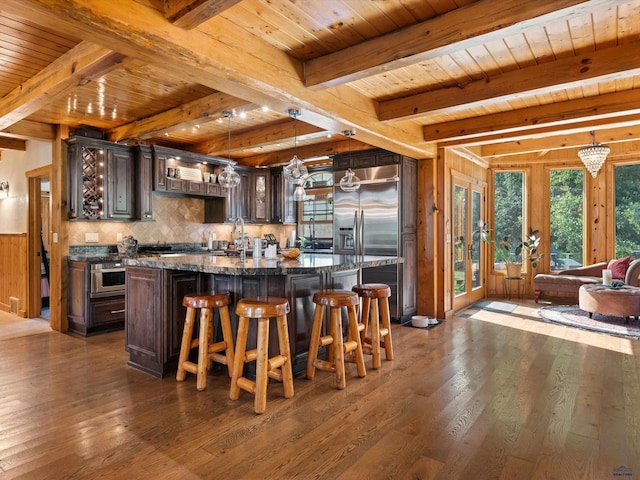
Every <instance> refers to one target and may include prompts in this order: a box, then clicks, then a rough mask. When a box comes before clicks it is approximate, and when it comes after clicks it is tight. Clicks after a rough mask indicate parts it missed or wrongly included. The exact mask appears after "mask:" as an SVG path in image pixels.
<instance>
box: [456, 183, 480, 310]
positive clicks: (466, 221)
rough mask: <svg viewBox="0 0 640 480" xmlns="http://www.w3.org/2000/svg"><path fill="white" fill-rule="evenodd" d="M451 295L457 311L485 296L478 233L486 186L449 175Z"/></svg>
mask: <svg viewBox="0 0 640 480" xmlns="http://www.w3.org/2000/svg"><path fill="white" fill-rule="evenodd" d="M452 185H453V191H452V197H451V198H452V199H453V203H452V206H453V212H452V225H453V229H452V230H453V231H452V233H453V249H452V256H453V258H452V268H451V272H452V279H451V280H452V292H453V308H454V310H459V309H461V308H463V307H466V306H468V305H471V304H472V303H473V302H476V301H478V300H480V299H482V298H484V296H485V288H486V287H485V279H486V268H487V262H486V258H485V256H486V248H484V247H485V246H484V245H483V244H482V238H481V235H480V234H479V233H480V230H479V226H480V224H481V223H482V222H483V220H482V219H483V218H484V217H483V214H484V212H485V198H486V184H485V183H481V182H478V181H476V180H474V179H471V178H469V177H466V176H464V175H461V174H453V175H452Z"/></svg>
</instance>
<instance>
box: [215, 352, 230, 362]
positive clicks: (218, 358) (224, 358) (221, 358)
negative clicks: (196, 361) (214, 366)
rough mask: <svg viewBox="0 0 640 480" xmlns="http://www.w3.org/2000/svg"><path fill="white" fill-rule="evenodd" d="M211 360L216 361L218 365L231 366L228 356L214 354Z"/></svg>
mask: <svg viewBox="0 0 640 480" xmlns="http://www.w3.org/2000/svg"><path fill="white" fill-rule="evenodd" d="M211 360H214V361H216V362H218V363H222V364H223V365H229V360H228V359H227V356H226V355H220V354H219V353H212V354H211Z"/></svg>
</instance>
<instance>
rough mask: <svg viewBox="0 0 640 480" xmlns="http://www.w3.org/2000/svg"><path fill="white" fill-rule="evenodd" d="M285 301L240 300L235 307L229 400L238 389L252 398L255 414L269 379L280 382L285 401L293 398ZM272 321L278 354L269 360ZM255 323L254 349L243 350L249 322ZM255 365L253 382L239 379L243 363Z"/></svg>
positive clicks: (263, 404)
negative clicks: (253, 362) (274, 321)
mask: <svg viewBox="0 0 640 480" xmlns="http://www.w3.org/2000/svg"><path fill="white" fill-rule="evenodd" d="M287 313H289V301H288V300H287V299H286V298H279V297H255V298H254V297H250V298H243V299H242V300H240V301H239V302H238V303H237V304H236V315H237V316H238V317H239V319H238V336H237V338H236V351H235V361H234V364H233V369H232V370H233V373H232V375H231V388H230V390H229V398H231V400H237V399H238V398H240V389H242V390H246V391H247V392H249V393H252V394H253V395H254V403H253V408H254V410H255V412H256V413H264V412H265V411H266V409H267V385H268V383H269V378H273V379H275V380H278V381H280V382H282V384H283V387H284V396H285V398H291V397H293V393H294V392H293V373H292V369H291V351H290V347H289V328H288V326H287ZM270 318H276V323H277V326H278V346H279V350H280V351H279V353H278V355H275V356H272V357H269V319H270ZM252 319H253V320H256V321H257V322H258V337H257V341H256V348H255V349H254V350H249V351H247V337H248V333H249V321H250V320H252ZM254 360H255V362H256V380H255V382H254V381H252V380H250V379H248V378H246V377H243V376H242V371H243V369H244V364H245V363H247V362H252V361H254Z"/></svg>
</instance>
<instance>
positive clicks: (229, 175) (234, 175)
mask: <svg viewBox="0 0 640 480" xmlns="http://www.w3.org/2000/svg"><path fill="white" fill-rule="evenodd" d="M222 115H224V116H225V117H226V118H227V123H228V127H227V131H228V134H227V145H228V159H229V160H228V161H229V163H228V164H227V166H226V167H224V168H223V169H222V172H221V173H220V175H219V176H218V182H219V183H220V185H222V186H223V187H224V188H235V187H237V186H238V185H240V175H238V172H236V171H235V169H234V168H233V166H234V165H235V162H232V161H231V118H232V117H233V112H229V111H226V110H225V111H224V112H222Z"/></svg>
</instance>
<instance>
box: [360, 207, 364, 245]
mask: <svg viewBox="0 0 640 480" xmlns="http://www.w3.org/2000/svg"><path fill="white" fill-rule="evenodd" d="M360 255H364V210H360Z"/></svg>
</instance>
